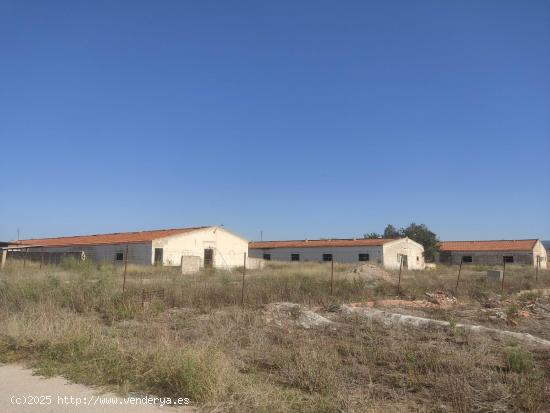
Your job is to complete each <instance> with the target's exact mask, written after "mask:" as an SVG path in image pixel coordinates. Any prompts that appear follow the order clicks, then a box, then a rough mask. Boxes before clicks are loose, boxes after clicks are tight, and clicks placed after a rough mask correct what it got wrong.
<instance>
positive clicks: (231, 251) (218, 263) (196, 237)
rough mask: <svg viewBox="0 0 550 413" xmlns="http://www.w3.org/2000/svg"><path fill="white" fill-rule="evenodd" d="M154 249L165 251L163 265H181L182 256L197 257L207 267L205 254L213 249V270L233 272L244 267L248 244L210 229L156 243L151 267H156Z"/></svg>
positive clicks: (223, 231)
mask: <svg viewBox="0 0 550 413" xmlns="http://www.w3.org/2000/svg"><path fill="white" fill-rule="evenodd" d="M155 248H162V249H163V261H164V265H180V263H181V257H182V255H196V256H199V257H201V266H204V250H205V249H210V248H211V249H213V250H214V267H216V268H232V267H239V266H242V265H243V264H244V254H245V253H248V240H246V239H244V238H241V237H239V236H237V235H235V234H232V233H231V232H229V231H227V230H225V229H223V228H221V227H208V228H204V229H200V230H196V231H191V232H188V233H183V234H178V235H172V236H170V237H165V238H159V239H156V240H154V241H153V243H152V248H151V252H150V263H153V260H154V254H155Z"/></svg>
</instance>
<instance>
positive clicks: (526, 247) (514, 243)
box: [439, 239, 537, 251]
mask: <svg viewBox="0 0 550 413" xmlns="http://www.w3.org/2000/svg"><path fill="white" fill-rule="evenodd" d="M536 243H537V240H536V239H520V240H498V241H443V242H440V243H439V249H440V250H441V251H532V250H533V248H534V247H535V244H536Z"/></svg>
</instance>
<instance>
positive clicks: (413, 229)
mask: <svg viewBox="0 0 550 413" xmlns="http://www.w3.org/2000/svg"><path fill="white" fill-rule="evenodd" d="M364 237H365V238H369V239H376V238H386V239H387V238H405V237H408V238H410V239H412V240H413V241H416V242H418V243H419V244H422V246H423V247H424V257H425V258H426V261H433V260H434V259H435V254H436V253H437V244H438V243H439V239H438V238H437V235H436V234H435V233H434V232H432V231H430V229H429V228H428V227H427V226H426V225H424V224H415V223H414V222H413V223H412V224H411V225H409V226H408V227H404V228H399V229H398V228H396V227H394V226H393V225H391V224H389V225H387V226H386V228H385V229H384V233H383V234H378V233H376V232H371V233H368V234H365V235H364Z"/></svg>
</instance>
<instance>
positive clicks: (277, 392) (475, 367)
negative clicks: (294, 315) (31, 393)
mask: <svg viewBox="0 0 550 413" xmlns="http://www.w3.org/2000/svg"><path fill="white" fill-rule="evenodd" d="M350 270H351V266H347V265H335V274H334V289H333V294H332V295H331V293H330V289H331V283H330V278H331V275H330V266H329V265H326V264H305V263H302V264H298V265H290V264H276V263H273V264H271V265H270V266H268V268H266V269H264V270H261V271H252V272H248V273H247V274H246V276H245V285H244V300H243V301H244V305H241V297H242V296H241V294H242V275H241V273H240V272H239V271H235V272H204V273H200V274H197V275H193V276H182V275H180V274H178V272H177V271H176V270H174V269H168V268H138V267H130V268H129V271H128V276H127V282H126V291H125V292H124V293H123V292H122V269H121V268H116V267H111V266H99V267H98V266H96V265H93V264H90V263H88V264H76V263H71V262H67V263H65V265H63V266H59V267H54V266H51V267H45V268H42V269H39V268H38V267H37V266H36V265H35V264H34V265H29V263H27V266H26V267H23V266H22V264H21V263H17V262H11V263H8V266H7V267H6V268H5V270H4V271H3V272H0V361H1V362H23V363H25V364H27V365H30V366H32V367H34V368H36V369H37V370H38V372H39V373H41V374H44V375H53V374H61V375H64V376H65V377H68V378H69V379H71V380H74V381H76V382H80V383H85V384H96V385H104V386H107V387H108V388H114V389H115V390H117V391H119V392H121V393H125V392H128V391H133V392H142V393H147V394H154V395H158V396H175V397H189V398H190V399H191V400H192V402H193V405H194V406H196V407H197V408H198V409H200V410H205V411H235V412H237V411H238V412H242V411H254V412H256V411H259V412H273V411H277V412H291V411H292V412H294V411H298V412H338V411H346V412H347V411H352V412H365V411H384V412H387V411H389V412H392V411H395V412H401V411H434V412H446V411H453V412H454V411H457V412H472V411H484V412H485V411H533V412H535V411H540V412H543V411H550V352H549V350H548V349H547V348H546V349H544V348H537V347H532V346H528V345H526V344H522V343H518V342H514V341H512V340H510V341H507V340H499V339H496V338H490V337H486V336H483V335H473V334H465V333H463V332H460V331H453V330H451V331H435V330H429V329H422V330H420V329H413V328H403V327H400V328H395V327H391V328H390V327H388V326H385V325H380V324H376V323H366V322H364V321H362V320H360V319H357V318H350V317H345V316H344V315H343V314H340V313H339V312H338V311H335V310H334V308H337V306H335V305H334V304H340V303H352V302H354V303H358V302H359V303H367V302H369V303H370V305H373V306H375V307H377V306H380V307H384V308H386V309H391V310H392V311H394V312H401V313H407V314H416V315H421V316H429V317H431V318H437V319H444V320H448V321H452V322H453V323H454V322H458V321H460V322H463V321H467V322H469V323H472V324H484V325H490V326H492V327H496V328H502V329H507V330H511V331H522V332H530V333H532V334H534V335H537V336H539V337H543V338H546V339H550V313H549V316H546V315H545V313H543V312H538V313H535V310H533V312H531V313H529V314H526V313H525V314H524V312H528V311H527V310H526V309H529V308H535V307H529V305H533V306H534V305H535V304H532V303H539V304H540V303H541V302H542V301H540V300H543V299H545V294H546V293H545V292H544V291H542V290H541V289H543V288H550V273H549V272H546V271H544V272H541V273H540V274H539V279H538V281H536V280H535V273H534V270H533V269H531V268H521V267H513V266H512V267H510V268H507V275H506V279H505V288H504V293H503V294H501V291H500V288H501V285H500V284H494V285H493V284H491V283H488V282H487V281H486V279H485V276H484V272H483V271H484V270H485V269H484V268H478V267H466V268H465V269H463V272H462V275H461V283H460V285H459V289H458V294H455V283H456V271H457V269H456V268H454V267H442V268H438V269H437V270H434V271H424V272H417V273H413V272H404V273H403V276H402V286H401V296H399V297H397V289H396V280H397V275H396V274H393V275H392V277H393V281H392V282H372V281H371V280H368V279H363V278H361V277H356V276H353V274H350ZM535 288H536V289H537V290H535ZM161 289H162V290H163V292H164V294H163V295H157V296H155V295H154V294H153V297H152V298H150V299H146V300H145V302H143V301H144V299H143V290H147V291H154V290H157V291H159V290H161ZM439 290H441V291H443V292H445V293H448V294H449V295H451V294H452V295H456V296H457V298H458V302H457V303H455V304H452V305H449V306H438V305H431V304H430V305H427V304H426V305H424V304H423V299H424V298H426V296H425V293H426V292H435V291H439ZM524 290H528V291H524ZM529 290H531V291H529ZM520 291H523V292H522V293H521V294H520ZM537 300H539V301H537ZM273 302H293V303H300V304H303V305H304V306H305V307H309V308H313V309H314V310H315V311H317V312H318V313H321V314H323V315H326V316H327V317H330V319H331V320H332V321H334V322H335V325H337V327H313V328H309V329H304V328H302V327H300V326H298V325H295V324H292V323H290V324H285V325H284V326H281V325H278V324H276V323H272V322H269V320H268V319H267V318H266V314H265V309H264V306H265V305H266V304H268V303H273ZM540 305H543V304H540ZM497 310H498V311H497ZM499 311H500V312H501V313H503V314H504V317H501V316H500V315H498V314H500V313H499ZM541 311H542V310H541ZM493 313H494V314H497V316H494V314H493Z"/></svg>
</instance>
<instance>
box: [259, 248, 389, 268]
mask: <svg viewBox="0 0 550 413" xmlns="http://www.w3.org/2000/svg"><path fill="white" fill-rule="evenodd" d="M263 254H271V260H272V261H290V254H300V261H322V260H323V254H332V259H333V260H334V261H335V262H358V261H359V254H369V261H371V262H374V263H376V264H382V263H383V258H382V247H381V246H371V247H326V248H323V247H302V248H270V249H263V248H262V249H260V248H251V249H250V256H251V257H257V258H262V257H263Z"/></svg>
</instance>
